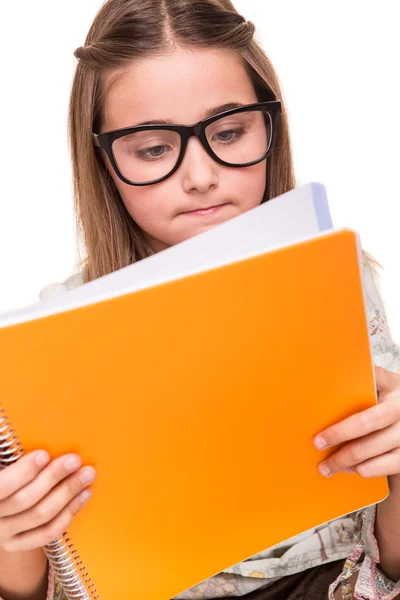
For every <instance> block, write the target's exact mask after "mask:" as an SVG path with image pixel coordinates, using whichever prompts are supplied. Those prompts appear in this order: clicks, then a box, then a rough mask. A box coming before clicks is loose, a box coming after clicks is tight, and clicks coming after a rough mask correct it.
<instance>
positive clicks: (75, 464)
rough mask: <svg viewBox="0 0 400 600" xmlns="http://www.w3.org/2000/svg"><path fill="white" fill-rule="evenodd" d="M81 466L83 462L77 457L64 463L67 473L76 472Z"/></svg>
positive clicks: (72, 457) (71, 457) (70, 458)
mask: <svg viewBox="0 0 400 600" xmlns="http://www.w3.org/2000/svg"><path fill="white" fill-rule="evenodd" d="M80 466H81V461H80V459H79V458H78V457H77V456H70V457H69V458H67V460H66V461H65V463H64V467H65V468H66V469H67V471H75V469H79V467H80Z"/></svg>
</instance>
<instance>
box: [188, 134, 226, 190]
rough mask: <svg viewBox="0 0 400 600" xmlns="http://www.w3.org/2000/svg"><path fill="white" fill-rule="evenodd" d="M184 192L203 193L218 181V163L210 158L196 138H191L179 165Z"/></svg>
mask: <svg viewBox="0 0 400 600" xmlns="http://www.w3.org/2000/svg"><path fill="white" fill-rule="evenodd" d="M181 169H182V179H183V187H184V190H185V192H187V193H189V192H191V191H193V190H197V191H199V192H202V193H205V192H207V191H208V190H209V189H210V187H212V186H216V185H217V183H218V175H217V173H218V164H217V162H216V161H215V160H213V159H212V158H211V156H209V155H208V154H207V152H206V151H205V149H204V148H203V146H202V144H201V142H200V140H199V139H197V138H194V137H193V138H191V139H190V140H189V143H188V146H187V148H186V155H185V158H184V159H183V163H182V165H181Z"/></svg>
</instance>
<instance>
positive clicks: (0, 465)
mask: <svg viewBox="0 0 400 600" xmlns="http://www.w3.org/2000/svg"><path fill="white" fill-rule="evenodd" d="M23 454H24V450H23V448H22V445H21V443H20V441H19V439H18V437H17V435H16V433H15V431H14V430H13V429H12V426H11V423H10V422H9V421H8V418H7V415H6V413H5V412H4V409H3V408H2V406H1V404H0V469H4V468H6V467H8V466H9V465H11V464H12V463H14V462H15V461H17V460H18V459H19V458H21V456H22V455H23ZM44 551H45V553H46V555H47V558H48V560H49V563H50V565H51V567H52V569H53V572H54V574H55V576H56V578H57V580H58V582H59V583H60V585H61V587H62V589H63V591H64V593H65V595H66V597H67V599H68V600H98V599H99V598H100V596H99V595H98V594H97V591H96V588H95V586H94V584H93V583H92V580H91V579H90V577H89V574H88V572H87V571H86V569H85V567H84V566H83V564H82V561H81V560H80V558H79V555H78V553H77V550H76V549H75V547H74V545H73V543H72V542H71V539H70V538H69V537H68V534H67V533H64V535H63V537H62V538H61V539H60V540H57V541H55V542H52V543H51V544H48V545H47V546H45V547H44Z"/></svg>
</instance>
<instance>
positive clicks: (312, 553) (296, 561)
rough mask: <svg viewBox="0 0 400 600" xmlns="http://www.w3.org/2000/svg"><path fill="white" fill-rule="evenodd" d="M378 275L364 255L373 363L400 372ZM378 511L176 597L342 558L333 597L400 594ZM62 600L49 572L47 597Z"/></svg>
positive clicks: (217, 594)
mask: <svg viewBox="0 0 400 600" xmlns="http://www.w3.org/2000/svg"><path fill="white" fill-rule="evenodd" d="M376 277H377V276H376V273H375V269H374V267H373V266H372V264H371V263H370V261H369V260H368V259H367V258H366V257H365V259H364V289H365V301H366V310H367V317H368V323H369V334H370V339H371V345H372V353H373V357H374V363H375V364H376V365H378V366H381V367H384V368H386V369H388V370H390V371H394V372H399V373H400V347H399V346H397V345H395V344H394V342H393V340H392V337H391V334H390V331H389V327H388V323H387V318H386V313H385V309H384V306H383V303H382V300H381V297H380V294H379V291H378V286H377V283H376ZM81 283H82V281H81V276H80V275H79V274H77V275H74V276H73V277H71V278H69V279H68V280H67V281H66V282H65V283H63V284H53V285H51V286H48V287H47V288H45V289H44V290H43V291H42V292H41V295H40V297H41V299H45V298H46V299H47V298H50V297H52V296H55V295H58V294H59V293H62V292H65V291H66V290H68V289H72V288H74V287H77V286H79V285H81ZM349 481H351V480H349ZM375 515H376V506H371V507H368V508H366V509H364V510H361V511H358V512H356V513H352V514H349V515H346V516H344V517H342V518H340V519H336V520H334V521H331V522H329V523H326V524H324V525H322V526H320V527H317V528H315V529H312V530H310V531H307V532H305V533H302V534H301V535H298V536H296V537H294V538H292V539H290V540H287V541H285V542H283V543H281V544H279V545H277V546H274V547H273V548H269V549H268V550H265V551H264V552H261V553H260V554H257V555H256V556H253V557H252V558H251V559H249V560H246V561H245V562H242V563H240V564H237V565H234V566H232V567H230V568H229V569H226V570H225V571H224V572H223V573H220V574H219V575H216V576H214V577H211V578H210V579H208V580H206V581H204V582H202V583H199V584H198V585H196V586H195V587H194V588H191V589H190V590H187V591H186V592H184V593H182V594H179V595H178V596H176V598H175V600H209V599H216V598H232V597H240V596H245V595H246V594H248V593H249V592H251V591H253V590H255V589H258V588H261V587H267V586H268V585H271V584H272V583H274V581H276V580H277V579H279V578H281V577H284V576H286V575H292V574H295V573H299V572H301V571H304V570H306V569H310V568H312V567H316V566H318V565H321V564H323V563H327V562H332V561H336V560H343V559H347V560H346V562H345V565H344V568H343V571H342V573H341V575H340V576H339V578H338V579H337V580H336V581H333V582H332V584H331V586H330V588H329V593H328V598H329V600H333V598H334V594H335V592H336V591H337V590H338V588H340V589H341V592H342V598H343V599H344V600H350V598H358V599H360V600H392V599H394V598H396V597H397V596H398V595H400V581H399V582H393V581H391V580H389V579H388V578H387V577H386V576H385V575H384V574H383V573H382V572H381V571H380V570H379V568H378V566H377V565H378V564H379V549H378V545H377V541H376V538H375V536H374V524H375ZM64 599H65V596H64V594H63V591H62V589H61V587H60V585H59V584H58V583H57V581H55V580H54V576H53V574H52V572H51V570H50V572H49V587H48V595H47V600H64ZM0 600H1V599H0Z"/></svg>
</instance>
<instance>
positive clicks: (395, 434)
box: [319, 423, 400, 476]
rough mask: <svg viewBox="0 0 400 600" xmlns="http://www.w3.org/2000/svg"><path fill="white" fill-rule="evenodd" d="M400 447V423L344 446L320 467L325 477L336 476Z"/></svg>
mask: <svg viewBox="0 0 400 600" xmlns="http://www.w3.org/2000/svg"><path fill="white" fill-rule="evenodd" d="M399 447H400V423H395V424H394V425H392V426H390V427H387V428H386V429H383V430H382V431H378V432H375V433H372V434H371V435H368V436H366V437H364V438H360V439H359V440H355V441H353V442H350V443H348V444H345V445H344V446H342V447H341V448H340V449H339V450H337V451H336V452H334V453H333V454H331V456H329V457H328V458H327V459H326V460H325V461H324V462H323V463H321V465H320V466H319V470H320V472H321V473H322V474H323V475H325V476H330V475H334V474H335V473H338V472H339V471H344V470H345V469H348V468H349V467H354V466H355V465H359V464H361V463H364V462H366V461H368V460H370V459H373V458H376V457H378V456H381V455H383V454H386V453H387V452H391V451H392V450H395V449H397V448H399Z"/></svg>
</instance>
